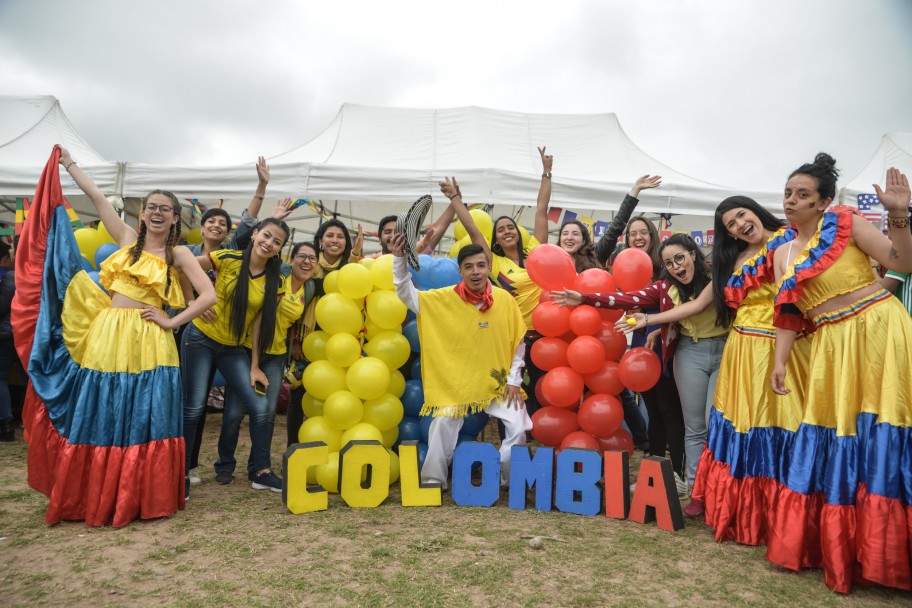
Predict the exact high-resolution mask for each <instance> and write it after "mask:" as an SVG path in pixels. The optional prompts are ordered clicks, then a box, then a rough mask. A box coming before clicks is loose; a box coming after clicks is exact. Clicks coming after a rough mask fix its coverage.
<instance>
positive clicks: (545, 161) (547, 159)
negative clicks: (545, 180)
mask: <svg viewBox="0 0 912 608" xmlns="http://www.w3.org/2000/svg"><path fill="white" fill-rule="evenodd" d="M546 149H547V146H542V147H541V148H539V149H538V154H539V156H541V161H542V173H551V166H552V165H553V164H554V157H553V156H551V155H550V154H545V150H546Z"/></svg>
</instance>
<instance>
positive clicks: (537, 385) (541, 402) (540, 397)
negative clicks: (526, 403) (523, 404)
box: [535, 382, 570, 409]
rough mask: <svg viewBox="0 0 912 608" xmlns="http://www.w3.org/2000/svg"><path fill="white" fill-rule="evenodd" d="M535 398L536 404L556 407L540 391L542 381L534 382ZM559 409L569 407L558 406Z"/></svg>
mask: <svg viewBox="0 0 912 608" xmlns="http://www.w3.org/2000/svg"><path fill="white" fill-rule="evenodd" d="M535 400H536V401H538V404H539V405H540V406H542V407H557V406H556V405H554V404H553V403H551V402H550V401H548V399H547V398H546V397H545V394H544V393H543V392H542V383H541V382H536V383H535ZM560 409H570V408H560Z"/></svg>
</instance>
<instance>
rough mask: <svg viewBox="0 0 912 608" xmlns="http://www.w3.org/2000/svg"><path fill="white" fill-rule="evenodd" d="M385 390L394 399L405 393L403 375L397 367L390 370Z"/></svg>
mask: <svg viewBox="0 0 912 608" xmlns="http://www.w3.org/2000/svg"><path fill="white" fill-rule="evenodd" d="M386 390H387V391H388V392H389V394H390V395H392V396H393V397H395V398H396V399H400V398H401V397H402V395H404V394H405V376H403V375H402V372H400V371H399V370H398V369H394V370H393V371H391V372H390V385H389V388H387V389H386Z"/></svg>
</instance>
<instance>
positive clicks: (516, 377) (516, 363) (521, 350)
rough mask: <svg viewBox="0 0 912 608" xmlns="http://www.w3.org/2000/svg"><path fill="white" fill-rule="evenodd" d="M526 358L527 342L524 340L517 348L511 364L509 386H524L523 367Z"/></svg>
mask: <svg viewBox="0 0 912 608" xmlns="http://www.w3.org/2000/svg"><path fill="white" fill-rule="evenodd" d="M525 358H526V341H525V340H522V341H521V342H520V343H519V346H517V347H516V353H515V354H514V355H513V363H511V364H510V377H509V378H507V384H509V385H510V386H519V385H521V384H522V375H523V373H522V372H523V367H524V366H525V364H526V363H525Z"/></svg>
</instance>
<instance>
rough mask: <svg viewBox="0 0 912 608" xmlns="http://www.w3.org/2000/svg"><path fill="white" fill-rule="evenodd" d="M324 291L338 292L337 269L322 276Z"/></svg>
mask: <svg viewBox="0 0 912 608" xmlns="http://www.w3.org/2000/svg"><path fill="white" fill-rule="evenodd" d="M323 292H324V293H339V271H338V270H333V271H332V272H330V273H329V274H328V275H326V276H325V277H323Z"/></svg>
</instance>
